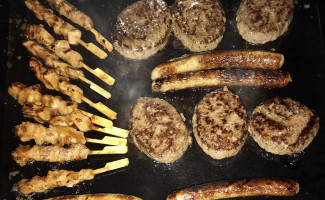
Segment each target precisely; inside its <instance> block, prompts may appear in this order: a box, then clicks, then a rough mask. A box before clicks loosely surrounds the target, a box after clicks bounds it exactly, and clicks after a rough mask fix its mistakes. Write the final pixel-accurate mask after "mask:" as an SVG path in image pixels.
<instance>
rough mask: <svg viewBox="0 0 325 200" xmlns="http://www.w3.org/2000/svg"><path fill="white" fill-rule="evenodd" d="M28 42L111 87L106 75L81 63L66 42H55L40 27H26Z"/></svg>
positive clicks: (112, 82) (80, 57)
mask: <svg viewBox="0 0 325 200" xmlns="http://www.w3.org/2000/svg"><path fill="white" fill-rule="evenodd" d="M25 36H26V38H27V39H28V40H36V41H37V42H38V43H39V44H42V45H44V46H46V47H47V48H48V49H51V50H52V51H53V52H55V54H56V55H57V56H59V57H60V58H61V59H63V60H66V61H67V62H68V63H69V64H70V65H71V66H72V67H73V68H82V67H83V68H85V69H86V70H88V71H89V72H91V73H92V74H94V75H95V76H97V77H98V78H100V79H101V80H102V81H104V82H105V83H107V84H108V85H113V84H114V82H115V79H114V78H112V77H111V76H109V75H108V74H106V73H105V72H104V71H103V70H101V69H99V68H96V69H95V70H93V69H91V68H90V67H89V66H87V65H86V64H85V63H84V62H83V58H82V56H81V55H80V54H79V53H78V52H77V51H74V50H72V49H71V48H70V45H69V42H68V41H67V40H55V39H54V37H53V36H52V35H51V34H50V33H49V32H47V31H46V30H45V29H44V27H43V26H42V25H31V26H28V28H27V30H26V31H25Z"/></svg>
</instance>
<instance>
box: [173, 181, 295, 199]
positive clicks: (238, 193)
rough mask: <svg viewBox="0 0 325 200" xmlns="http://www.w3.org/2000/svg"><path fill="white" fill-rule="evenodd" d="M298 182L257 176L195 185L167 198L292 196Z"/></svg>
mask: <svg viewBox="0 0 325 200" xmlns="http://www.w3.org/2000/svg"><path fill="white" fill-rule="evenodd" d="M298 192H299V183H298V182H297V181H295V180H292V179H288V178H258V179H244V180H237V181H223V182H218V183H209V184H204V185H196V186H193V187H191V188H187V189H183V190H179V191H175V192H173V193H171V194H169V195H168V197H167V200H188V199H191V200H216V199H228V198H235V197H253V196H294V195H296V194H298Z"/></svg>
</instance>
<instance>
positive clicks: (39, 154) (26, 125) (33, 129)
mask: <svg viewBox="0 0 325 200" xmlns="http://www.w3.org/2000/svg"><path fill="white" fill-rule="evenodd" d="M47 3H48V4H49V5H50V6H51V7H52V8H54V9H56V10H57V11H58V12H59V14H60V15H63V16H65V17H66V18H68V19H70V20H71V21H72V22H74V23H76V24H78V25H80V26H81V27H83V28H85V29H86V30H89V31H91V32H92V33H93V34H94V35H95V37H96V40H97V41H98V42H99V43H100V44H101V45H102V46H103V47H104V48H105V49H107V50H108V51H109V52H110V51H112V49H113V47H112V45H111V43H109V42H108V41H107V40H106V39H105V38H104V37H103V36H102V35H101V34H100V33H98V32H97V31H96V30H95V29H94V27H93V22H92V20H91V19H90V18H89V17H88V16H86V15H85V14H84V13H82V12H81V11H79V10H78V9H76V8H75V7H74V6H73V5H71V4H70V3H69V2H67V1H65V0H47ZM25 4H26V6H27V8H28V9H30V10H31V11H32V12H33V13H34V14H35V16H36V18H38V19H39V20H42V21H44V22H46V23H47V24H48V25H49V26H50V27H52V28H53V30H54V32H55V33H56V34H58V35H61V36H63V37H64V38H65V40H56V39H55V38H54V37H53V36H52V35H51V34H50V33H49V32H47V31H46V29H45V28H44V27H43V25H29V26H27V29H26V30H25V34H24V35H25V37H26V41H25V42H24V43H23V45H24V46H25V47H26V48H27V50H28V51H29V52H31V53H32V54H33V56H35V57H33V58H31V59H30V62H29V68H30V69H31V70H32V71H33V72H35V76H36V77H37V78H38V79H39V80H40V81H41V82H42V83H43V84H44V86H45V87H46V88H47V89H50V90H56V91H59V92H61V93H63V94H65V95H67V96H69V97H70V98H71V100H72V101H68V100H63V99H62V98H61V97H59V96H53V95H48V94H43V93H41V92H40V87H41V86H40V85H39V84H37V85H32V86H27V85H24V84H23V83H20V82H15V83H12V84H11V86H10V87H9V88H8V93H9V94H10V95H11V96H12V97H13V98H15V99H17V101H18V103H19V104H21V105H22V111H23V116H24V117H27V118H31V119H34V120H35V121H36V122H38V123H33V122H28V121H25V122H22V123H21V124H19V125H17V126H16V127H15V134H16V136H18V137H19V139H20V140H21V141H22V142H27V141H32V140H33V141H34V143H35V145H33V146H30V145H20V146H18V148H16V149H15V150H14V151H13V152H12V157H13V159H14V160H15V161H16V162H17V163H18V164H19V165H20V166H25V165H26V164H27V163H28V162H30V161H44V162H65V161H70V160H79V159H87V157H88V156H89V155H100V154H125V153H126V152H127V150H128V149H127V146H126V145H127V139H126V138H127V137H128V131H127V130H124V129H121V128H118V127H115V126H114V125H113V122H112V121H111V120H109V119H116V115H117V114H116V112H114V111H113V110H111V109H110V108H108V107H107V106H105V105H104V104H103V103H101V102H98V103H93V102H92V101H91V100H89V99H88V98H86V97H85V96H84V95H83V90H82V89H81V88H80V87H78V86H76V85H74V84H71V83H70V81H69V78H73V79H79V80H81V81H83V82H85V83H87V84H89V85H90V88H91V89H92V90H94V91H96V92H97V93H99V94H101V95H102V96H104V97H105V98H107V99H109V98H110V97H111V94H110V93H109V92H108V91H106V90H105V89H103V88H101V87H100V86H98V85H97V84H95V83H93V82H92V81H90V80H89V79H87V78H86V77H85V75H84V73H83V72H82V71H81V70H80V68H84V69H86V70H88V71H89V72H91V73H92V74H94V75H95V76H97V77H99V78H100V79H101V80H103V81H104V82H105V83H107V84H108V85H113V84H114V82H115V80H114V78H112V77H111V76H109V75H108V74H106V73H105V72H104V71H102V70H101V69H99V68H96V69H95V70H93V69H92V68H90V67H89V66H88V65H86V64H85V63H84V61H83V57H82V56H81V55H80V54H79V53H78V52H77V51H74V50H72V49H71V47H70V44H71V45H76V44H80V45H82V46H84V47H85V48H86V49H88V50H89V51H91V52H92V53H94V54H95V55H96V56H98V57H99V58H101V59H104V58H106V57H107V53H105V52H104V51H103V50H101V49H100V48H98V47H97V46H95V45H94V44H93V43H85V42H84V41H82V40H81V31H80V30H78V29H77V28H75V27H74V26H73V25H71V24H70V23H68V22H66V21H64V20H63V19H61V18H60V17H58V16H57V15H56V14H55V13H54V12H53V10H52V9H49V8H45V7H44V6H43V5H42V4H41V3H40V2H39V1H38V0H25ZM38 59H41V60H42V61H43V63H44V64H45V66H46V67H45V66H44V65H43V63H42V62H41V61H40V60H38ZM82 102H85V103H87V104H89V105H90V106H92V107H94V108H95V109H97V110H98V111H100V112H101V113H103V114H104V115H105V116H107V117H108V118H109V119H106V118H102V117H100V116H96V115H94V114H91V113H88V112H86V111H84V110H80V109H78V106H77V104H78V103H82ZM44 123H46V124H49V127H46V126H44ZM88 131H99V132H102V133H105V134H108V135H110V136H105V137H104V138H103V139H93V138H86V137H85V136H84V132H88ZM87 142H90V143H98V144H104V145H107V146H105V147H104V149H102V150H90V149H89V148H88V147H87V146H86V145H85V144H86V143H87ZM128 164H129V160H128V159H127V158H124V159H120V160H117V161H113V162H108V163H107V164H106V166H105V167H103V168H99V169H95V170H93V169H83V170H81V171H78V172H75V171H67V170H57V169H54V170H51V171H49V172H48V174H47V175H46V176H44V177H40V176H35V177H33V178H31V179H22V180H20V181H19V183H18V188H19V191H20V193H21V194H23V195H28V194H31V193H39V192H45V191H47V190H48V189H51V188H53V187H62V186H67V187H73V186H74V185H76V184H78V183H80V182H82V181H84V180H90V179H93V178H94V176H95V175H96V174H99V173H104V172H107V171H110V170H114V169H118V168H122V167H126V166H128Z"/></svg>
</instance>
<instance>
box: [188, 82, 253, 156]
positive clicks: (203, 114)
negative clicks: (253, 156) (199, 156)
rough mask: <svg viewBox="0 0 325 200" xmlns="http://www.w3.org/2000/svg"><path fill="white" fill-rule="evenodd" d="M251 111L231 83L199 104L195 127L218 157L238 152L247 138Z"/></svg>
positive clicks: (205, 145) (202, 141)
mask: <svg viewBox="0 0 325 200" xmlns="http://www.w3.org/2000/svg"><path fill="white" fill-rule="evenodd" d="M247 123H248V122H247V115H246V111H245V109H244V107H243V105H242V102H241V100H240V99H239V97H238V96H237V95H235V94H233V93H232V92H230V91H229V90H228V89H227V87H224V88H223V89H222V88H221V89H218V90H216V91H214V92H211V93H209V94H208V95H206V96H205V97H203V99H202V100H201V101H200V102H199V103H198V104H197V105H196V107H195V111H194V115H193V131H194V136H195V139H196V141H197V143H198V144H199V145H200V147H201V148H202V149H203V151H204V152H205V153H206V154H208V155H210V156H211V157H212V158H214V159H222V158H227V157H230V156H233V155H236V154H237V153H238V152H239V150H240V149H241V148H242V146H243V145H244V143H245V140H246V138H247Z"/></svg>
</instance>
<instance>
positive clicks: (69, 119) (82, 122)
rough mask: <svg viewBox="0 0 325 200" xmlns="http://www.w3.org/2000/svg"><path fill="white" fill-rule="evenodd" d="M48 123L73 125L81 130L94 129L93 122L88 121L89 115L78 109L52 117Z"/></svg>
mask: <svg viewBox="0 0 325 200" xmlns="http://www.w3.org/2000/svg"><path fill="white" fill-rule="evenodd" d="M49 123H50V124H52V125H60V126H75V127H77V128H78V129H79V130H80V131H82V132H87V131H91V130H94V128H93V123H92V122H91V121H90V119H89V117H88V116H85V115H84V114H82V112H81V111H78V110H76V111H74V112H72V113H70V114H68V115H65V116H56V117H53V118H52V119H51V120H50V122H49Z"/></svg>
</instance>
